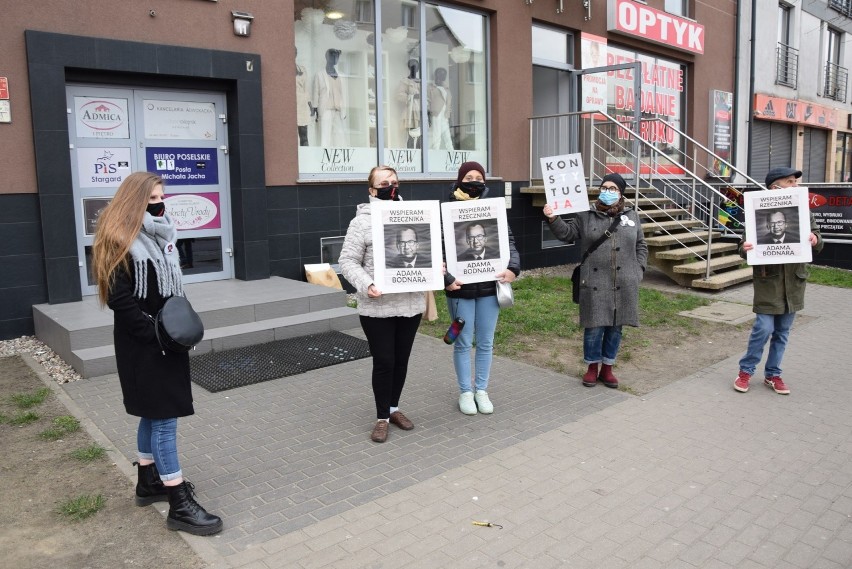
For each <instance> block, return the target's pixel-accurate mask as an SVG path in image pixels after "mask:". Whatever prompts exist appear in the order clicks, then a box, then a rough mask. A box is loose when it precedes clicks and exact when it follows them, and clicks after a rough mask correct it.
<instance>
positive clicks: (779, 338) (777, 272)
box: [734, 168, 823, 395]
mask: <svg viewBox="0 0 852 569" xmlns="http://www.w3.org/2000/svg"><path fill="white" fill-rule="evenodd" d="M801 177H802V172H801V171H800V170H796V169H794V168H772V169H771V170H769V173H768V174H766V187H767V188H768V189H770V190H778V189H784V188H792V187H796V186H798V185H799V182H798V180H799V178H801ZM772 215H774V216H775V223H776V224H777V223H778V221H780V218H779V216H778V215H777V213H773V214H772ZM768 219H769V220H772V219H773V218H772V217H769V218H768ZM785 224H786V218H785ZM808 242H809V243H810V244H811V247H812V248H813V251H814V253H819V252H820V251H821V250H822V246H823V242H822V235H820V232H819V227H817V224H816V222H815V221H814V216H813V214H811V233H810V235H809V236H808ZM752 249H754V244H753V243H749V242H748V241H746V240H745V237H743V239H742V240H741V241H740V245H739V249H738V250H739V254H740V256H741V257H743V258H745V257H746V253H747V252H748V251H751V250H752ZM752 274H753V276H754V278H753V279H752V283H753V285H754V301H753V303H752V311H753V312H754V313H755V316H754V325H753V326H752V329H751V336H749V339H748V347H747V348H746V353H745V355H744V356H743V357H742V358H741V359H740V364H739V365H740V371H739V374H738V375H737V377H736V379H735V380H734V389H735V390H737V391H739V392H740V393H745V392H746V391H748V384H749V380H750V379H751V376H753V375H754V373H755V371H757V365H758V364H759V363H760V359H761V358H762V357H763V348H764V347H765V346H766V342H767V341H769V356H768V357H767V358H766V364H765V366H764V372H763V375H764V380H763V383H764V385H766V386H767V387H770V388H772V389H773V390H774V391H775V393H779V394H781V395H789V393H790V388H788V387H787V385H786V384H785V383H784V380H783V379H781V360H782V358H783V357H784V350H785V348H786V347H787V339H788V338H789V337H790V328H791V327H792V326H793V320H794V319H795V318H796V312H798V311H799V310H802V309H803V308H804V307H805V285H806V284H807V279H808V265H807V263H786V264H783V265H754V266H753V267H752Z"/></svg>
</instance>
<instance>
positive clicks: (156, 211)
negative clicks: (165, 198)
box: [145, 202, 166, 217]
mask: <svg viewBox="0 0 852 569" xmlns="http://www.w3.org/2000/svg"><path fill="white" fill-rule="evenodd" d="M145 211H147V212H148V213H150V214H151V215H152V216H154V217H162V216H163V214H165V213H166V204H165V203H163V202H157V203H149V204H148V207H147V208H145Z"/></svg>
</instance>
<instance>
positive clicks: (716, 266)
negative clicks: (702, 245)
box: [673, 255, 745, 275]
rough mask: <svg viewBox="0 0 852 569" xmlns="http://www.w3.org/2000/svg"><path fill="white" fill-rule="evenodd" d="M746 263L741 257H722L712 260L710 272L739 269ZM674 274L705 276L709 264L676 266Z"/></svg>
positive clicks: (693, 263) (701, 262)
mask: <svg viewBox="0 0 852 569" xmlns="http://www.w3.org/2000/svg"><path fill="white" fill-rule="evenodd" d="M743 263H745V259H743V258H742V257H740V256H739V255H721V256H719V257H713V258H711V259H710V272H711V273H715V272H718V271H721V270H723V269H728V268H730V267H739V266H741V265H742V264H743ZM673 270H674V272H676V273H682V274H687V275H703V274H705V273H706V272H707V263H706V262H705V261H693V262H692V263H684V264H682V265H675V266H674V268H673Z"/></svg>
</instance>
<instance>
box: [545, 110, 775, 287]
mask: <svg viewBox="0 0 852 569" xmlns="http://www.w3.org/2000/svg"><path fill="white" fill-rule="evenodd" d="M583 117H586V118H588V119H589V120H590V128H589V140H588V143H589V146H588V148H589V151H590V152H591V160H590V161H589V162H588V163H589V180H590V184H591V183H593V180H594V172H595V167H596V165H597V164H598V163H601V161H600V160H598V158H596V156H597V154H598V151H601V152H602V153H603V154H605V155H608V156H610V157H612V156H613V152H612V150H618V154H620V155H621V156H622V157H623V158H624V160H623V163H624V165H625V167H628V168H630V164H629V162H630V161H631V159H632V161H633V163H634V165H635V166H633V167H632V170H633V175H634V181H635V188H636V198H637V200H636V206H637V210H638V209H639V208H638V206H639V202H638V197H639V182H640V181H641V179H642V178H643V176H642V173H641V170H640V168H639V156H638V153H639V152H634V151H631V150H630V149H629V148H627V146H628V145H629V144H630V143H627V142H626V141H630V142H631V143H632V144H633V146H634V148H637V149H639V150H641V149H645V150H646V151H647V152H648V153H649V156H650V157H651V159H652V160H654V161H656V160H658V159H660V158H662V159H663V160H665V161H667V162H670V163H672V164H674V165H676V166H677V167H678V168H679V169H680V170H682V171H683V172H684V175H685V176H688V177H689V178H691V179H692V185H693V191H692V195H691V196H690V195H688V194H687V192H685V191H684V190H683V189H681V187H680V186H679V185H678V184H673V183H671V182H670V181H668V180H666V179H664V178H663V179H660V180H659V181H658V183H661V184H662V185H663V187H664V189H665V190H667V191H668V192H669V195H674V196H676V197H677V198H680V199H681V200H683V201H684V202H686V203H688V204H689V206H690V208H689V209H690V212H691V213H690V214H689V215H690V217H691V218H692V219H694V220H696V221H698V222H699V223H700V224H701V225H702V226H705V227H706V229H707V235H708V238H707V254H706V256H705V257H704V260H705V263H706V267H705V278H706V277H709V275H710V272H711V270H710V262H711V260H712V238H713V233H714V231H716V230H717V229H715V227H716V226H717V225H718V223H717V221H716V220H717V216H718V213H717V212H716V211H715V210H716V208H717V206H716V203H717V200H718V202H719V203H720V204H721V203H722V202H723V201H726V200H728V199H729V196H727V195H725V194H723V193H722V192H720V191H719V190H718V189H716V188H715V187H714V186H712V185H711V184H709V183H708V182H706V181H705V180H704V179H702V178H701V177H700V176H699V175H698V174H696V172H694V171H693V170H692V169H690V168H688V167H687V166H686V165H685V164H681V163H679V162H678V161H677V160H674V159H673V158H672V157H671V156H668V155H667V154H665V153H664V152H663V151H662V150H661V149H659V148H657V146H656V145H655V144H653V143H650V142H648V141H646V140H644V139H643V138H642V137H641V136H640V135H639V134H638V132H637V131H638V130H639V129H638V128H636V129H633V128H631V127H632V126H633V124H634V123H635V121H633V120H630V119H628V120H626V121H624V122H622V121H620V120H617V119H615V118H613V117H611V116H609V115H608V114H606V113H602V112H600V111H594V112H591V111H574V112H571V113H558V114H550V115H541V116H535V117H530V119H529V121H530V164H529V167H530V180H532V179H533V173H534V162H533V156H532V152H533V144H534V134H535V132H534V127H535V122H536V121H540V120H545V119H561V118H574V119H575V120H580V119H581V118H583ZM598 117H599V118H600V119H602V120H600V121H599V122H598V123H595V120H596V118H598ZM652 120H658V121H660V122H661V123H663V124H664V125H665V128H670V129H672V131H673V132H675V133H677V134H679V135H680V136H682V137H683V140H685V141H688V142H689V143H691V144H692V145H693V149H695V148H700V149H701V150H703V151H704V152H706V153H707V154H708V155H709V156H712V157H713V158H714V159H716V160H718V161H720V162H721V163H723V164H724V165H726V166H727V167H728V168H730V169H731V171H732V172H736V173H737V174H738V175H740V176H742V177H743V178H745V179H747V180H748V181H749V182H750V183H751V184H753V185H754V186H757V187H759V188H763V185H762V184H759V183H758V182H757V181H756V180H754V179H752V178H751V177H749V176H748V175H747V174H745V173H743V172H741V171H739V170H738V169H737V168H736V167H734V166H733V165H732V164H730V163H729V162H728V161H727V160H725V159H723V158H721V157H720V156H718V155H716V154H714V153H713V152H712V151H710V150H709V149H708V148H706V147H705V146H704V145H703V144H701V143H699V142H698V141H696V140H695V139H693V138H692V137H690V136H689V135H687V134H686V133H683V132H681V131H680V130H679V129H677V128H675V127H674V126H672V125H671V124H670V123H668V121H665V120H662V119H648V121H652ZM642 122H644V121H642ZM604 126H611V127H615V128H616V129H620V130H621V132H619V131H618V130H617V131H616V132H617V133H618V134H619V137H618V138H619V139H621V138H623V139H624V141H625V144H622V143H621V142H620V141H619V140H616V138H614V137H613V136H611V135H607V133H606V132H605V131H604V128H603V127H604ZM596 133H597V134H598V135H601V136H603V137H604V142H605V143H609V148H605V147H604V146H603V145H602V144H600V143H598V142H597V141H596V140H595V134H596ZM676 151H677V153H678V154H680V155H683V156H684V157H686V154H685V152H683V151H682V150H680V149H676ZM694 152H695V150H694ZM684 162H687V160H684ZM692 164H693V167H695V166H697V165H699V164H700V163H699V161H698V160H697V159H696V157H695V155H694V154H693V159H692ZM601 165H602V166H605V165H604V164H603V163H601ZM702 167H704V166H703V165H702ZM704 168H705V170H707V171H708V172H709V169H707V168H706V167H704ZM652 170H653V169H652ZM651 173H652V174H653V171H652V172H651ZM648 178H649V180H650V182H651V184H650V185H651V186H652V187H653V177H652V175H649V177H648ZM699 187H700V188H702V190H703V192H704V193H706V194H707V196H708V197H707V199H708V203H707V205H706V206H704V205H701V204H700V203H699V202H698V200H697V199H696V196H697V188H699ZM663 195H666V194H665V192H664V193H663ZM673 201H675V202H676V203H678V200H673ZM718 209H719V211H722V208H721V205H720V206H718ZM660 210H661V211H664V212H665V208H660ZM696 210H697V212H696ZM696 213H698V214H699V215H696ZM714 214H715V215H714ZM666 215H667V216H668V218H669V219H671V220H672V221H680V220H677V219H675V218H674V216H672V215H670V214H668V213H666ZM705 215H706V221H705V220H704V219H703V218H704V217H705ZM682 227H683V229H687V227H685V226H682ZM721 230H724V231H725V232H730V233H731V234H735V233H734V232H732V231H731V230H730V229H728V228H727V227H724V226H723V227H722V228H721ZM666 233H668V234H669V235H671V232H668V231H666ZM675 239H676V240H677V241H678V242H679V243H680V244H681V245H684V246H686V244H684V243H682V242H681V241H680V240H679V239H677V237H675ZM702 241H703V240H702ZM689 248H690V249H693V246H689ZM696 256H697V257H698V258H701V255H698V254H696Z"/></svg>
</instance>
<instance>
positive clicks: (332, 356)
mask: <svg viewBox="0 0 852 569" xmlns="http://www.w3.org/2000/svg"><path fill="white" fill-rule="evenodd" d="M369 355H370V349H369V345H368V344H367V341H366V340H362V339H360V338H355V337H353V336H350V335H349V334H344V333H342V332H325V333H322V334H314V335H311V336H302V337H299V338H289V339H287V340H277V341H275V342H269V343H267V344H258V345H256V346H246V347H245V348H233V349H231V350H223V351H221V352H209V353H207V354H202V355H200V356H195V357H193V358H190V360H189V365H190V370H191V375H192V381H193V382H194V383H196V384H197V385H200V386H201V387H203V388H204V389H206V390H207V391H209V392H210V393H218V392H219V391H225V390H227V389H234V388H235V387H242V386H243V385H252V384H254V383H260V382H262V381H269V380H270V379H276V378H279V377H287V376H290V375H297V374H300V373H304V372H306V371H310V370H312V369H318V368H321V367H326V366H330V365H335V364H341V363H343V362H349V361H353V360H360V359H361V358H366V357H368V356H369Z"/></svg>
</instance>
